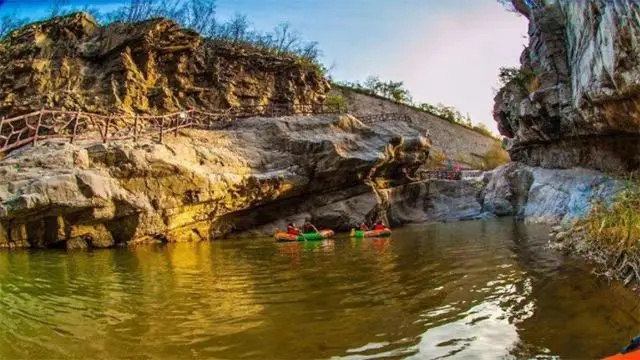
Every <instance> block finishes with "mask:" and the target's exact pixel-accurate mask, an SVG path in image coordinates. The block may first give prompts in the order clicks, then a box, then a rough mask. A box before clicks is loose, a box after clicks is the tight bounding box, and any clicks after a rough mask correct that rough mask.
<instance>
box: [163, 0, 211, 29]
mask: <svg viewBox="0 0 640 360" xmlns="http://www.w3.org/2000/svg"><path fill="white" fill-rule="evenodd" d="M176 4H179V2H176ZM175 11H176V12H177V13H178V14H179V15H178V16H175V15H174V16H171V15H169V14H167V15H168V16H167V17H170V18H174V19H175V18H178V19H177V20H178V22H179V23H180V24H181V25H182V26H184V27H187V28H189V29H192V30H194V31H197V32H198V33H200V34H202V35H204V36H213V35H214V34H215V31H216V17H215V16H216V2H215V0H188V1H186V2H184V4H183V5H182V7H178V6H176V8H175Z"/></svg>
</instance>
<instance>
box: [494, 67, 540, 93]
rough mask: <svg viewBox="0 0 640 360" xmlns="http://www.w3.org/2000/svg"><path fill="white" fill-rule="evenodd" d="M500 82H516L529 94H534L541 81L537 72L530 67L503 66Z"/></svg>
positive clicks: (503, 83) (505, 83) (504, 83)
mask: <svg viewBox="0 0 640 360" xmlns="http://www.w3.org/2000/svg"><path fill="white" fill-rule="evenodd" d="M498 76H499V77H500V83H501V84H502V85H503V86H505V85H507V84H516V85H517V86H518V87H520V88H521V89H522V90H523V91H525V92H526V93H527V94H532V93H534V92H535V91H536V90H538V88H539V87H540V82H539V80H538V77H537V76H536V74H535V73H534V72H533V70H531V69H530V68H516V67H501V68H500V74H499V75H498Z"/></svg>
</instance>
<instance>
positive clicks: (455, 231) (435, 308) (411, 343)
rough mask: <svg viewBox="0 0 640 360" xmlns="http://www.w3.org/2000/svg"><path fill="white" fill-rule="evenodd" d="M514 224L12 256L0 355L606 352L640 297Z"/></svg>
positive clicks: (4, 288)
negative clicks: (369, 236)
mask: <svg viewBox="0 0 640 360" xmlns="http://www.w3.org/2000/svg"><path fill="white" fill-rule="evenodd" d="M547 232H548V229H547V228H546V227H544V226H531V225H524V224H522V223H518V222H515V221H514V220H512V219H502V220H489V221H475V222H463V223H449V224H433V225H420V226H411V227H406V228H403V229H398V230H396V231H395V232H394V234H393V238H392V239H379V240H352V239H349V238H346V237H338V238H336V239H335V240H329V241H324V242H315V243H275V242H274V241H273V240H272V239H236V240H222V241H214V242H205V243H194V244H170V245H165V246H139V247H134V248H123V249H114V250H103V251H94V252H69V253H67V252H63V251H4V252H0V358H2V359H13V358H30V359H36V358H43V359H44V358H46V359H55V358H101V359H110V358H117V359H120V358H122V359H164V358H167V359H177V358H193V359H231V358H255V359H317V358H335V359H339V358H344V359H362V358H371V357H391V358H405V357H408V358H419V359H435V358H464V359H470V358H484V359H496V358H501V357H507V358H526V357H532V356H535V355H541V356H544V357H549V358H550V357H553V356H557V357H560V358H572V359H573V358H594V357H598V356H603V355H607V354H611V353H614V352H616V351H617V350H618V349H619V348H620V347H621V346H622V345H624V344H625V343H626V342H627V341H628V340H629V339H630V338H631V337H632V336H634V335H636V333H637V332H640V326H639V325H640V311H639V308H638V300H637V298H636V297H635V296H634V295H633V294H631V293H630V292H628V291H627V290H625V289H623V288H621V287H620V286H618V285H615V284H613V285H611V284H608V283H607V282H605V281H603V280H600V279H598V278H596V277H594V276H593V275H592V274H591V273H590V271H591V270H590V269H589V268H588V267H587V266H586V265H584V264H582V263H581V262H580V261H578V260H573V259H572V258H569V257H566V256H563V255H562V254H559V253H557V252H555V251H552V250H549V249H547V245H546V234H547Z"/></svg>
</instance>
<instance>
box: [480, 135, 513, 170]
mask: <svg viewBox="0 0 640 360" xmlns="http://www.w3.org/2000/svg"><path fill="white" fill-rule="evenodd" d="M482 157H483V164H480V165H479V166H478V167H479V168H481V169H484V170H492V169H495V168H497V167H498V166H502V165H504V164H507V163H508V162H509V161H511V158H510V157H509V153H508V152H507V151H506V150H505V149H503V148H502V145H501V144H500V143H499V142H497V141H496V142H495V143H494V144H493V145H492V146H491V149H489V151H487V152H486V153H484V154H483V156H482Z"/></svg>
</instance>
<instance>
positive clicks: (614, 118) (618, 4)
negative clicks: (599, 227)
mask: <svg viewBox="0 0 640 360" xmlns="http://www.w3.org/2000/svg"><path fill="white" fill-rule="evenodd" d="M527 13H528V14H527V15H528V17H529V45H528V47H527V48H526V49H525V50H524V51H523V53H522V56H521V59H520V60H521V69H520V72H519V73H518V74H516V75H515V76H514V77H513V78H512V79H511V81H509V82H508V83H507V84H506V85H505V86H504V87H503V88H502V89H501V90H500V91H499V93H498V94H497V96H496V99H495V107H494V117H495V120H496V121H497V122H498V127H499V130H500V132H501V133H502V135H504V136H506V137H507V138H508V139H509V140H508V148H509V151H510V153H511V158H512V159H513V160H514V161H518V162H521V163H525V164H528V165H531V166H542V167H548V168H571V167H575V166H582V167H588V168H594V169H599V170H607V171H609V170H612V171H628V170H634V169H637V168H638V167H639V165H640V157H639V156H638V154H639V153H640V106H639V105H640V62H639V61H638V59H639V58H640V42H639V40H640V38H639V36H640V22H639V21H638V18H639V15H640V4H639V3H638V2H636V1H633V0H613V1H609V0H588V1H587V0H585V1H573V0H556V1H547V5H545V6H540V7H537V8H534V9H531V10H529V11H527Z"/></svg>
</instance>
